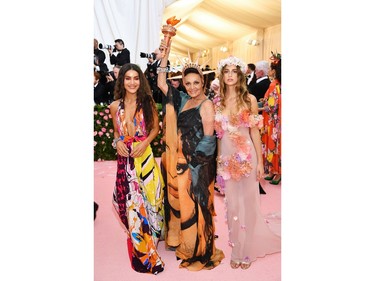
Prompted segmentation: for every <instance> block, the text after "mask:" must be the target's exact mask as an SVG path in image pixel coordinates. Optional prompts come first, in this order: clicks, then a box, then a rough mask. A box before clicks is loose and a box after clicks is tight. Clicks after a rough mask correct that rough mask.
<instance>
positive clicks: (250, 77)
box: [246, 63, 257, 93]
mask: <svg viewBox="0 0 375 281" xmlns="http://www.w3.org/2000/svg"><path fill="white" fill-rule="evenodd" d="M256 80H257V76H256V75H255V64H253V63H248V64H247V69H246V85H247V90H248V92H249V93H250V85H252V84H254V83H256Z"/></svg>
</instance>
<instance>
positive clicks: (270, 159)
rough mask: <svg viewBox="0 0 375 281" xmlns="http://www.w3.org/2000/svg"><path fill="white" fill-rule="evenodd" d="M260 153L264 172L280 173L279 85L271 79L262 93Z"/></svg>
mask: <svg viewBox="0 0 375 281" xmlns="http://www.w3.org/2000/svg"><path fill="white" fill-rule="evenodd" d="M262 115H263V118H264V129H263V130H262V153H263V156H264V157H263V159H264V171H265V173H266V174H269V173H271V174H279V175H281V87H280V83H279V82H278V81H277V79H275V80H273V81H272V83H271V84H270V86H269V88H268V90H267V92H266V93H265V94H264V110H263V113H262Z"/></svg>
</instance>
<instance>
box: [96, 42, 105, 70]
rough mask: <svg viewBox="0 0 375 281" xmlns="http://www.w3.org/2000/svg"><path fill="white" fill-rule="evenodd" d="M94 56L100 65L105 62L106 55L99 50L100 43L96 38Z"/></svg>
mask: <svg viewBox="0 0 375 281" xmlns="http://www.w3.org/2000/svg"><path fill="white" fill-rule="evenodd" d="M94 56H95V57H96V58H97V59H98V65H100V64H103V63H104V62H105V53H104V52H103V51H102V50H100V49H99V42H98V40H97V39H96V38H94Z"/></svg>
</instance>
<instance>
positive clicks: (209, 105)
mask: <svg viewBox="0 0 375 281" xmlns="http://www.w3.org/2000/svg"><path fill="white" fill-rule="evenodd" d="M201 109H203V110H205V111H211V110H212V111H213V110H214V104H213V102H212V100H210V99H207V100H205V101H204V102H203V103H202V105H201Z"/></svg>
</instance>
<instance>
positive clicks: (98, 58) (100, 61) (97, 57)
mask: <svg viewBox="0 0 375 281" xmlns="http://www.w3.org/2000/svg"><path fill="white" fill-rule="evenodd" d="M98 46H99V44H98V40H96V39H95V38H94V71H97V72H98V73H99V74H100V82H101V83H104V84H105V83H106V80H107V78H106V75H107V73H108V67H107V64H105V63H104V61H105V53H104V52H103V51H102V50H100V49H99V48H98Z"/></svg>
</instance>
